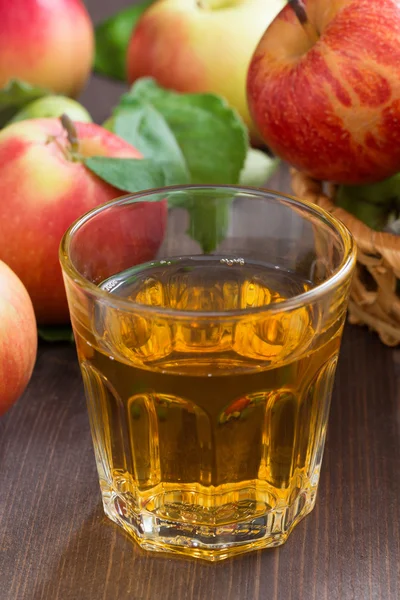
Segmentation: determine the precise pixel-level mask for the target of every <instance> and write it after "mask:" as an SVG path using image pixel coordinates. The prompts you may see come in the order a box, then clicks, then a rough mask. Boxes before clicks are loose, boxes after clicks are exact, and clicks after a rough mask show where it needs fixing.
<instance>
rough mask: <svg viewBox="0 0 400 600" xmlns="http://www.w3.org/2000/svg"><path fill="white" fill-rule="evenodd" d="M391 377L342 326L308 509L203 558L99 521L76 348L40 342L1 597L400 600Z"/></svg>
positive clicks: (395, 372)
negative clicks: (259, 537) (251, 545)
mask: <svg viewBox="0 0 400 600" xmlns="http://www.w3.org/2000/svg"><path fill="white" fill-rule="evenodd" d="M128 3H129V1H126V0H125V1H122V0H119V2H116V1H114V2H113V3H112V5H110V6H108V12H112V11H113V10H115V9H116V8H118V4H119V5H120V6H123V5H124V4H125V5H126V4H128ZM88 4H89V8H91V7H93V8H96V15H97V16H98V17H99V16H100V15H101V16H104V14H105V12H106V10H105V8H107V1H106V0H102V2H100V0H92V1H91V2H89V3H88ZM91 5H92V6H91ZM102 8H103V12H102V13H101V9H102ZM121 90H122V87H121V86H119V85H112V84H111V83H109V82H106V81H104V80H101V79H93V80H92V81H91V83H90V85H89V87H88V88H87V90H86V91H85V93H84V95H83V100H84V102H85V104H86V105H87V106H88V108H89V109H91V111H92V114H93V115H94V117H95V119H96V120H97V121H99V122H101V121H102V120H103V119H104V118H105V117H106V116H107V114H108V112H109V108H110V106H111V105H112V104H113V103H115V102H116V100H117V98H118V96H119V94H120V93H121ZM271 186H273V187H275V188H278V189H280V190H282V191H285V190H288V182H287V171H286V170H285V169H282V170H281V171H280V172H279V173H278V175H276V176H275V178H274V180H273V181H272V182H271ZM399 383H400V350H396V351H394V350H390V349H388V348H385V347H384V346H383V345H382V344H381V343H380V342H379V340H378V339H377V337H376V336H375V335H374V334H370V333H368V331H366V330H365V329H358V328H352V327H348V328H347V330H346V333H345V336H344V341H343V347H342V353H341V359H340V364H339V368H338V374H337V379H336V387H335V391H334V397H333V402H332V409H331V417H330V424H329V433H328V439H327V443H326V452H325V458H324V463H323V471H322V477H321V483H320V489H319V496H318V500H317V505H316V508H315V510H314V512H313V513H312V514H311V515H310V516H309V517H307V518H306V519H305V520H304V521H303V522H302V523H301V524H300V525H299V526H298V527H297V528H296V529H295V531H294V532H293V534H292V535H291V537H290V539H289V541H288V542H287V544H286V545H285V546H283V547H281V548H279V549H275V550H266V551H263V552H255V553H251V554H248V555H245V556H242V557H239V558H236V559H231V560H229V561H226V562H223V563H220V564H216V565H211V564H205V563H201V562H196V561H194V560H190V559H181V558H173V559H172V558H170V557H166V556H161V555H154V554H146V553H144V552H143V551H141V550H139V549H138V547H137V546H136V545H135V544H133V543H132V542H131V541H130V539H129V538H128V537H127V536H126V535H125V534H124V533H123V532H122V530H121V529H119V528H118V527H117V526H115V525H114V524H112V523H111V522H110V521H108V520H107V519H106V518H105V516H104V514H103V511H102V506H101V502H100V492H99V487H98V481H97V473H96V468H95V462H94V456H93V451H92V443H91V438H90V432H89V423H88V418H87V414H86V406H85V400H84V395H83V387H82V382H81V377H80V373H79V369H78V363H77V360H76V355H75V348H74V347H73V346H72V345H68V344H55V345H51V344H42V345H41V346H40V349H39V355H38V360H37V365H36V369H35V372H34V375H33V378H32V381H31V384H30V386H29V388H28V390H27V392H26V393H25V395H24V396H23V398H21V400H20V401H19V402H18V404H17V405H16V406H15V407H14V408H13V409H12V410H11V411H10V412H9V413H8V414H7V415H6V416H5V417H4V418H2V419H1V420H0V600H100V599H101V600H117V599H118V600H128V599H134V600H159V599H160V600H161V599H162V600H208V599H210V600H212V599H217V600H303V599H305V600H353V599H355V600H391V599H393V600H396V599H399V598H400V529H399V522H400V508H399V507H400V385H399Z"/></svg>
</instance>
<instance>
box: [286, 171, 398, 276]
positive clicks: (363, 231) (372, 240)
mask: <svg viewBox="0 0 400 600" xmlns="http://www.w3.org/2000/svg"><path fill="white" fill-rule="evenodd" d="M291 178H292V182H295V184H296V187H301V196H306V197H307V198H308V199H312V198H313V197H314V198H315V201H316V203H317V204H318V205H319V206H322V207H323V208H324V209H325V210H327V211H328V212H330V213H331V214H333V215H334V216H335V217H336V218H338V219H339V220H340V221H342V223H344V224H345V225H346V227H347V228H348V229H349V230H350V231H351V233H352V235H353V237H354V239H355V240H356V243H357V246H358V247H359V249H360V250H361V251H362V252H364V253H365V254H367V255H371V256H373V255H380V256H383V257H384V258H385V260H386V261H387V263H388V264H389V265H390V266H391V267H392V268H393V270H394V271H395V273H396V276H397V277H398V278H399V279H400V236H397V235H395V234H393V233H387V232H384V231H375V230H374V229H371V228H370V227H368V225H366V224H365V223H363V222H362V221H360V220H359V219H357V217H355V216H353V215H352V214H350V213H349V212H347V211H346V210H344V209H343V208H340V207H338V206H336V205H335V204H334V197H335V191H336V187H337V186H335V185H332V184H330V185H329V195H328V194H326V193H325V192H324V189H323V188H324V183H325V182H322V181H319V180H317V179H313V178H312V177H310V176H309V175H307V174H305V173H303V172H301V171H298V170H296V169H294V168H293V169H291ZM317 198H318V201H317Z"/></svg>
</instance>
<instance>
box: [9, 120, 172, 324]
mask: <svg viewBox="0 0 400 600" xmlns="http://www.w3.org/2000/svg"><path fill="white" fill-rule="evenodd" d="M74 125H75V127H76V133H77V138H78V146H79V148H78V149H74V148H73V147H72V145H71V143H70V139H69V137H68V134H67V131H66V130H65V129H64V127H63V126H62V124H61V122H60V120H59V119H32V120H28V121H21V122H19V123H13V124H12V125H9V126H8V127H6V128H5V129H3V130H2V131H1V132H0V198H1V202H0V223H2V227H1V236H0V259H1V260H4V262H6V263H7V264H8V265H9V266H10V267H11V268H12V269H13V270H14V271H15V273H16V274H17V275H18V276H19V277H20V279H21V280H22V282H23V283H24V285H25V286H26V288H27V290H28V292H29V294H30V296H31V298H32V302H33V306H34V309H35V313H36V317H37V320H38V322H39V323H40V324H51V323H65V322H68V310H67V302H66V297H65V290H64V284H63V281H62V275H61V269H60V265H59V262H58V247H59V244H60V241H61V238H62V236H63V234H64V232H65V231H66V229H67V228H68V227H69V226H70V225H71V224H72V223H73V221H75V220H76V219H77V218H78V217H79V216H81V215H82V214H84V213H85V212H86V211H88V210H90V209H92V208H94V207H95V206H98V205H100V204H102V203H104V202H106V201H109V200H112V199H113V198H116V197H118V196H121V194H122V192H121V191H119V190H117V189H116V188H114V187H112V186H111V185H109V184H108V183H106V182H105V181H103V180H102V179H100V178H99V177H97V176H96V175H95V174H94V173H92V172H91V171H89V169H88V168H87V167H86V166H85V165H84V164H83V162H82V160H81V157H89V156H94V155H96V156H109V157H114V158H117V157H121V158H141V154H140V153H139V152H138V151H137V150H136V149H135V148H133V147H132V146H131V145H130V144H128V143H127V142H125V141H124V140H122V139H121V138H119V137H117V136H116V135H114V134H113V133H110V132H109V131H106V130H105V129H103V128H102V127H100V126H99V125H95V124H93V123H74ZM160 205H161V203H146V205H145V207H144V208H143V211H142V212H141V216H140V218H138V219H137V220H136V221H135V223H134V224H133V225H132V224H131V223H130V224H129V233H130V235H131V236H132V238H135V234H136V237H137V239H138V240H140V239H142V240H143V241H142V243H140V244H139V243H138V244H136V245H135V246H134V247H132V248H131V254H130V257H129V258H130V260H131V265H133V264H135V263H137V262H145V261H147V260H151V259H152V258H154V254H155V253H156V251H157V250H158V246H159V245H160V243H161V241H162V237H163V232H164V226H165V214H164V212H162V213H161V212H160V211H164V209H165V207H164V208H163V207H161V208H160ZM142 231H143V232H145V233H146V236H144V234H143V235H142V237H140V235H139V234H140V232H142ZM138 232H139V233H138ZM119 242H120V239H118V238H117V237H114V238H113V236H112V235H111V234H110V236H109V238H108V239H105V238H104V237H103V239H99V240H97V241H96V244H92V247H93V248H94V245H96V246H97V247H98V248H99V253H101V252H105V251H106V250H107V248H108V249H109V248H110V247H111V248H112V246H113V245H114V246H115V244H117V243H119ZM93 251H94V249H93Z"/></svg>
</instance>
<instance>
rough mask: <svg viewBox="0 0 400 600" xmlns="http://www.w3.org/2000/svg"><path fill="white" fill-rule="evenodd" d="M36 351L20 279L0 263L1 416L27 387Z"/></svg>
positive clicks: (31, 319) (28, 303)
mask: <svg viewBox="0 0 400 600" xmlns="http://www.w3.org/2000/svg"><path fill="white" fill-rule="evenodd" d="M36 350H37V331H36V321H35V313H34V312H33V307H32V302H31V299H30V298H29V295H28V292H27V291H26V289H25V287H24V285H23V284H22V282H21V280H20V279H19V278H18V277H17V276H16V274H15V273H14V272H13V271H12V270H11V269H10V268H9V267H8V266H7V265H6V264H5V263H4V262H2V261H1V260H0V415H2V414H3V413H5V412H6V410H7V409H8V408H9V407H10V406H11V405H12V404H14V402H15V401H16V400H18V398H19V397H20V395H21V394H22V392H23V391H24V390H25V388H26V386H27V385H28V382H29V380H30V377H31V375H32V371H33V367H34V364H35V359H36Z"/></svg>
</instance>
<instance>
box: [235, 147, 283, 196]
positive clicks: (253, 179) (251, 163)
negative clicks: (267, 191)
mask: <svg viewBox="0 0 400 600" xmlns="http://www.w3.org/2000/svg"><path fill="white" fill-rule="evenodd" d="M279 162H280V161H279V158H271V157H270V156H268V154H266V153H265V152H262V151H261V150H256V149H255V148H249V151H248V153H247V158H246V162H245V165H244V167H243V170H242V172H241V174H240V182H239V183H240V185H245V186H246V185H250V186H254V187H262V186H263V185H265V183H266V182H267V181H268V179H269V178H270V177H271V176H272V175H273V174H274V173H275V171H276V169H277V167H278V165H279Z"/></svg>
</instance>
